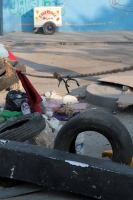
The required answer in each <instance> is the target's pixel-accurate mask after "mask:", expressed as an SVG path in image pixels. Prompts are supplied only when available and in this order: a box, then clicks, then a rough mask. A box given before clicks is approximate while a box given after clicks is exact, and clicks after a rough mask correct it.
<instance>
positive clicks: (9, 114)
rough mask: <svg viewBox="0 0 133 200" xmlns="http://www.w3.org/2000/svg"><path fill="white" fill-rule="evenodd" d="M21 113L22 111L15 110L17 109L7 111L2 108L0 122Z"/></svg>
mask: <svg viewBox="0 0 133 200" xmlns="http://www.w3.org/2000/svg"><path fill="white" fill-rule="evenodd" d="M21 115H23V113H22V112H17V111H13V112H11V111H9V110H3V111H2V112H0V122H2V123H3V122H6V121H7V120H9V119H10V118H14V117H18V116H21Z"/></svg>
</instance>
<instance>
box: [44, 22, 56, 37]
mask: <svg viewBox="0 0 133 200" xmlns="http://www.w3.org/2000/svg"><path fill="white" fill-rule="evenodd" d="M55 31H56V25H55V23H53V22H46V23H45V24H44V25H43V32H44V34H46V35H53V34H54V33H55Z"/></svg>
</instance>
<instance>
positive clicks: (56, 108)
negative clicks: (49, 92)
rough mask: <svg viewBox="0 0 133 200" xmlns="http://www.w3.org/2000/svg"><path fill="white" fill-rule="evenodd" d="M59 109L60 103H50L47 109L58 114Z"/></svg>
mask: <svg viewBox="0 0 133 200" xmlns="http://www.w3.org/2000/svg"><path fill="white" fill-rule="evenodd" d="M59 107H60V104H59V103H58V102H53V103H49V104H47V106H46V108H49V109H51V110H52V111H53V112H57V110H58V108H59Z"/></svg>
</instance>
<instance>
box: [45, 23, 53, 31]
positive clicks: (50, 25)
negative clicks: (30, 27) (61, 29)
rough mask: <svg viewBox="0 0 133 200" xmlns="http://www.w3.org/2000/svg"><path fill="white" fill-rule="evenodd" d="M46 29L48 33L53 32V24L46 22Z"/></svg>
mask: <svg viewBox="0 0 133 200" xmlns="http://www.w3.org/2000/svg"><path fill="white" fill-rule="evenodd" d="M46 30H47V32H48V33H53V31H54V26H53V25H52V24H47V26H46Z"/></svg>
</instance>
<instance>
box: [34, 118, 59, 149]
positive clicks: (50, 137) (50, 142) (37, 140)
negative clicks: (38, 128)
mask: <svg viewBox="0 0 133 200" xmlns="http://www.w3.org/2000/svg"><path fill="white" fill-rule="evenodd" d="M55 137H56V135H55V134H54V133H53V132H52V128H51V127H50V126H49V124H48V122H47V121H46V127H45V129H44V130H43V131H42V132H41V133H39V134H38V135H36V136H35V137H33V139H32V140H30V143H32V144H36V145H38V146H43V147H46V148H53V146H54V140H55Z"/></svg>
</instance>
